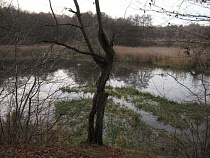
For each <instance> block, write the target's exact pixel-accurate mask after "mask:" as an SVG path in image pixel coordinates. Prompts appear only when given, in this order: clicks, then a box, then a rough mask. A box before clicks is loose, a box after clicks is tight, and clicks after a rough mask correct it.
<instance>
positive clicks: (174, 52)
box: [114, 46, 210, 67]
mask: <svg viewBox="0 0 210 158" xmlns="http://www.w3.org/2000/svg"><path fill="white" fill-rule="evenodd" d="M114 49H115V51H116V60H119V61H136V62H141V63H156V64H158V65H164V66H178V67H194V66H195V65H197V60H200V61H202V62H204V63H205V64H206V63H207V61H209V60H210V54H209V51H207V50H206V51H205V52H202V53H200V54H199V56H198V53H197V52H196V51H195V49H193V50H191V51H190V52H189V53H190V54H189V55H188V54H186V53H185V51H186V50H185V49H182V48H179V47H124V46H115V47H114ZM196 58H197V59H196ZM198 58H199V59H198Z"/></svg>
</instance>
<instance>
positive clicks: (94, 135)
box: [87, 62, 112, 145]
mask: <svg viewBox="0 0 210 158" xmlns="http://www.w3.org/2000/svg"><path fill="white" fill-rule="evenodd" d="M100 69H101V72H100V76H99V78H98V80H97V82H96V88H97V89H96V92H95V95H94V97H93V102H92V109H91V112H90V114H89V127H88V140H87V141H88V142H89V143H95V144H99V145H103V139H102V135H103V117H104V109H105V105H106V100H107V98H108V93H105V84H106V82H107V80H108V79H109V74H110V71H111V69H112V62H106V64H102V65H100ZM95 116H96V119H95Z"/></svg>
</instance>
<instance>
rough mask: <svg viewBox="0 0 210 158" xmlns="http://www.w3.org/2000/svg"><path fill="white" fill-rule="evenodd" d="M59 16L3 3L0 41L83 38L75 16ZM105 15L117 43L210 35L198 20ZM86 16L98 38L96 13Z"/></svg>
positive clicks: (145, 43) (161, 42)
mask: <svg viewBox="0 0 210 158" xmlns="http://www.w3.org/2000/svg"><path fill="white" fill-rule="evenodd" d="M56 17H57V21H58V23H59V25H58V26H56V20H55V19H54V18H53V16H52V14H50V13H43V12H41V13H39V14H37V13H30V12H27V11H21V10H17V9H15V8H14V7H12V6H10V7H0V44H1V45H5V44H6V45H7V44H17V43H18V44H19V45H33V44H40V43H42V41H43V40H45V41H47V40H48V41H52V40H55V39H56V38H58V39H59V40H61V41H62V42H75V41H77V42H81V41H83V37H82V35H81V33H80V30H79V29H80V28H79V26H78V22H77V18H76V17H75V16H72V17H69V16H67V15H56ZM102 17H103V22H104V28H105V30H106V33H107V34H108V35H109V37H110V38H116V40H115V45H121V46H154V45H156V46H157V45H161V46H171V45H175V43H176V44H177V42H178V43H180V42H189V41H190V42H193V41H194V42H196V41H205V40H207V39H209V38H210V27H207V26H200V25H198V24H191V25H188V26H183V25H180V26H177V25H173V26H171V25H169V26H166V27H161V26H152V25H151V17H150V16H149V15H147V16H135V17H129V18H126V19H123V18H117V19H113V18H111V17H110V16H108V15H106V14H105V13H103V14H102ZM82 19H83V20H84V24H85V27H86V28H87V32H88V35H89V36H90V38H92V39H93V40H94V38H97V19H96V15H95V14H93V13H92V12H86V13H83V14H82ZM57 30H58V31H57ZM113 35H114V36H115V37H113Z"/></svg>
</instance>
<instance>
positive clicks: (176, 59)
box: [0, 44, 210, 68]
mask: <svg viewBox="0 0 210 158" xmlns="http://www.w3.org/2000/svg"><path fill="white" fill-rule="evenodd" d="M80 49H82V48H80ZM114 49H115V51H116V60H117V61H134V62H141V63H153V64H157V65H161V66H168V67H172V66H178V67H194V68H195V67H198V66H200V65H202V66H206V67H209V66H210V64H209V63H210V51H209V50H210V48H209V47H207V48H205V50H204V49H203V48H199V47H196V48H193V49H191V50H190V52H189V53H190V54H189V55H188V54H186V53H184V52H185V51H186V50H185V49H183V48H180V47H125V46H115V47H114ZM96 51H97V50H96ZM15 53H17V54H16V55H17V57H19V58H28V57H29V58H31V57H37V56H43V55H44V54H48V55H56V56H57V55H59V56H61V57H65V58H72V57H73V59H74V56H75V52H74V51H71V50H68V49H66V48H65V47H63V46H58V45H49V44H48V45H47V44H40V45H32V46H12V45H5V46H1V47H0V60H3V59H5V58H14V57H15ZM78 57H82V56H80V55H79V56H78Z"/></svg>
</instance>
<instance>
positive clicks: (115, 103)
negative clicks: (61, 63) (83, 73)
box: [56, 85, 209, 157]
mask: <svg viewBox="0 0 210 158" xmlns="http://www.w3.org/2000/svg"><path fill="white" fill-rule="evenodd" d="M61 90H62V91H63V92H64V93H65V92H67V93H71V94H73V93H78V94H80V96H85V95H84V94H88V93H89V95H87V96H90V93H93V92H94V91H95V88H94V86H93V85H89V86H82V87H78V88H71V89H69V88H67V87H65V88H62V89H61ZM106 91H107V92H108V93H109V94H110V96H109V99H108V101H107V105H106V109H105V117H104V119H105V120H104V141H105V144H107V145H110V146H115V147H118V148H125V149H133V150H136V151H142V149H143V151H145V152H146V153H151V154H153V155H159V156H160V155H161V156H166V157H168V156H173V157H177V156H181V155H185V152H187V153H188V152H189V154H190V155H192V154H193V150H192V149H193V148H194V144H196V145H198V146H199V145H201V144H202V141H203V140H199V141H198V140H197V141H198V142H197V141H194V142H191V139H192V137H193V138H194V137H196V138H200V136H201V137H203V136H204V135H203V136H202V134H203V133H204V131H205V129H206V128H205V127H206V126H205V127H204V126H203V124H204V123H205V119H206V118H205V115H203V114H204V113H205V106H204V105H201V104H197V103H189V104H188V103H185V104H180V103H177V102H174V101H169V100H167V99H166V98H162V97H156V96H153V95H151V94H150V93H142V92H139V91H138V90H136V89H135V88H132V87H121V88H114V87H111V86H108V87H107V89H106ZM82 93H84V94H82ZM75 105H76V106H75ZM90 106H91V99H85V98H81V99H78V100H71V101H68V100H66V101H61V102H58V103H57V104H56V114H57V117H58V114H64V118H63V119H62V121H61V122H60V124H59V125H58V126H61V125H62V126H63V127H64V126H65V128H66V129H68V130H69V129H70V131H72V135H71V138H69V139H68V141H69V142H74V141H75V140H78V139H79V140H80V141H83V140H84V139H86V137H87V131H86V128H87V118H88V114H89V110H90ZM208 111H209V109H208ZM145 114H146V115H148V114H150V116H149V118H147V119H146V120H144V119H143V118H144V117H145V116H144V115H145ZM151 116H153V117H154V118H155V119H154V120H153V119H151ZM150 119H151V121H152V122H151V121H150ZM67 120H69V121H67ZM145 121H146V122H145ZM64 122H65V125H64ZM153 124H155V126H153ZM158 124H159V126H158ZM72 125H74V126H72ZM75 125H76V129H77V130H75V131H74V129H75ZM66 126H67V127H66ZM194 127H199V128H198V129H196V128H194ZM68 130H67V131H68ZM208 130H209V129H208ZM64 133H65V132H64ZM64 133H63V134H64ZM197 134H198V135H199V136H197ZM64 135H65V134H64ZM208 137H209V135H208ZM200 141H201V142H200Z"/></svg>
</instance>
